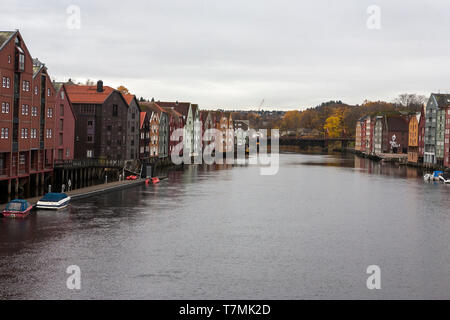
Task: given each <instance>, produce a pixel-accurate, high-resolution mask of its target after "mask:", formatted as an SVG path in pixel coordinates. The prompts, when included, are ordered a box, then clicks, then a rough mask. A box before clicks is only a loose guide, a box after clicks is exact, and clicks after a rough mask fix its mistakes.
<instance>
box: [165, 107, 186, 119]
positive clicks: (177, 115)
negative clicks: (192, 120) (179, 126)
mask: <svg viewBox="0 0 450 320" xmlns="http://www.w3.org/2000/svg"><path fill="white" fill-rule="evenodd" d="M163 109H164V110H165V111H166V112H167V113H168V114H169V115H170V116H172V117H173V118H175V119H178V118H182V117H183V115H182V114H181V113H179V112H178V111H177V110H175V109H172V108H163Z"/></svg>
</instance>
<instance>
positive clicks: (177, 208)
mask: <svg viewBox="0 0 450 320" xmlns="http://www.w3.org/2000/svg"><path fill="white" fill-rule="evenodd" d="M159 174H160V175H167V177H168V179H166V180H163V181H161V183H159V184H157V185H149V186H140V187H136V188H134V189H126V190H122V191H117V192H111V193H107V194H103V195H99V196H96V197H92V198H89V199H85V200H83V201H78V202H73V203H72V204H71V205H70V206H69V207H67V208H66V209H64V210H61V211H57V212H54V211H37V212H36V213H34V214H33V215H31V216H30V217H29V218H27V219H25V220H10V219H0V230H1V232H0V284H1V285H0V297H1V298H6V299H12V298H14V299H38V298H49V299H62V298H75V299H79V298H93V299H98V298H111V299H115V298H144V299H152V298H153V299H170V298H172V299H180V298H183V299H207V298H209V299H215V298H218V299H239V298H242V299H245V298H254V299H258V298H261V299H264V298H267V299H282V298H286V299H299V298H339V299H343V298H364V299H372V298H376V299H379V298H446V299H448V298H450V295H449V293H450V283H449V281H448V279H449V275H450V274H449V273H450V260H449V257H450V247H449V245H448V244H449V243H450V232H449V230H450V213H449V210H448V208H449V207H450V198H449V192H450V189H449V187H450V186H445V185H442V184H440V183H437V182H436V183H425V182H424V181H423V179H422V173H421V172H420V170H417V169H414V168H409V167H405V166H393V165H390V164H388V163H377V162H372V161H370V160H368V159H361V158H358V157H354V156H353V155H351V156H342V155H340V154H339V155H311V154H309V155H304V154H303V155H302V154H282V155H280V170H279V171H278V174H277V175H274V176H261V175H260V170H259V168H258V167H257V166H252V165H247V166H231V165H228V166H226V165H212V166H188V167H186V168H185V170H171V171H167V172H161V173H159ZM73 264H75V265H78V266H80V268H81V271H82V289H81V290H80V291H71V290H68V289H67V288H66V279H67V276H68V275H67V274H66V268H67V267H68V266H69V265H73ZM372 264H377V265H379V266H380V267H381V270H382V290H379V291H369V290H368V289H367V288H366V279H367V276H368V275H367V274H366V273H365V272H366V268H367V266H369V265H372Z"/></svg>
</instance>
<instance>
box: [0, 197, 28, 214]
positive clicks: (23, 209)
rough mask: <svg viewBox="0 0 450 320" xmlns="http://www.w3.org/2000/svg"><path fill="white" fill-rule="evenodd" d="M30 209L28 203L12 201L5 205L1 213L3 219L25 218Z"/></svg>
mask: <svg viewBox="0 0 450 320" xmlns="http://www.w3.org/2000/svg"><path fill="white" fill-rule="evenodd" d="M32 209H33V206H32V205H31V204H29V203H28V201H26V200H23V199H14V200H12V201H10V202H9V203H8V204H7V205H6V207H5V210H3V212H2V213H3V216H4V217H5V218H26V217H27V216H28V215H29V214H30V213H31V210H32Z"/></svg>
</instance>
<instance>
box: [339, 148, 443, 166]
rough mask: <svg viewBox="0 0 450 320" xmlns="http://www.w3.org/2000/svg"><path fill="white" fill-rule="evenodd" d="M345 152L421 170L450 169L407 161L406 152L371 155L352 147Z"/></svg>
mask: <svg viewBox="0 0 450 320" xmlns="http://www.w3.org/2000/svg"><path fill="white" fill-rule="evenodd" d="M345 152H348V153H353V154H355V155H356V156H358V157H360V158H368V159H370V160H373V161H382V162H390V163H393V164H398V165H405V166H408V167H413V168H419V169H423V170H440V171H444V172H449V171H450V168H446V167H443V166H439V165H430V164H424V163H413V162H408V155H406V154H393V153H392V154H391V153H384V154H380V155H372V154H366V153H363V152H361V151H358V150H354V149H348V150H346V151H345Z"/></svg>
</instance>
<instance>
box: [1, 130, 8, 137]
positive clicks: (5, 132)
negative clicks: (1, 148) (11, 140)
mask: <svg viewBox="0 0 450 320" xmlns="http://www.w3.org/2000/svg"><path fill="white" fill-rule="evenodd" d="M8 131H9V128H2V135H1V138H2V139H8Z"/></svg>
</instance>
